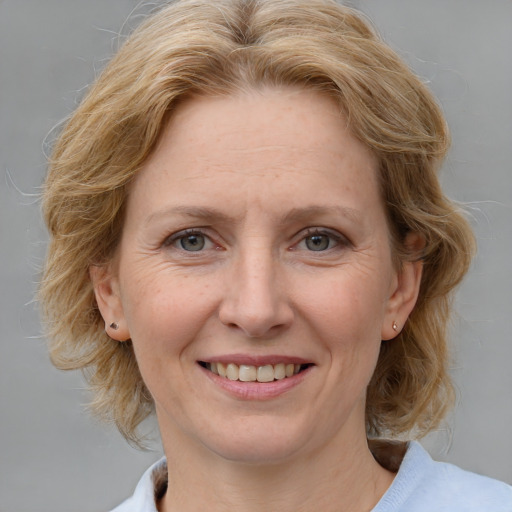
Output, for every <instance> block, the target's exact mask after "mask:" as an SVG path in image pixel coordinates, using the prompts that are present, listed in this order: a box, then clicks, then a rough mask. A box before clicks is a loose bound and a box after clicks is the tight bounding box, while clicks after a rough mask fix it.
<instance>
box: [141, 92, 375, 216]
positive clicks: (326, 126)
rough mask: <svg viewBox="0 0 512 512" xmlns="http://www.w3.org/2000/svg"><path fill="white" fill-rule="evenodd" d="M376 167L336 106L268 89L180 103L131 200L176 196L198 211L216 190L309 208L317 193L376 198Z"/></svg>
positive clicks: (220, 193) (321, 98)
mask: <svg viewBox="0 0 512 512" xmlns="http://www.w3.org/2000/svg"><path fill="white" fill-rule="evenodd" d="M376 169H377V161H376V158H375V157H374V155H373V154H372V153H371V151H370V150H369V149H368V148H367V147H366V146H364V145H363V144H362V143H361V142H360V141H358V140H357V139H356V138H355V137H354V136H353V135H352V134H351V132H350V130H349V129H348V127H347V122H346V120H345V119H344V117H343V116H342V115H341V113H340V111H339V108H338V106H337V105H336V103H335V102H334V100H332V99H331V98H329V97H328V96H326V95H322V94H320V93H318V92H315V91H310V90H304V89H298V88H297V89H295V88H273V89H272V88H268V89H262V90H257V91H248V92H240V93H236V94H233V95H230V96H220V97H193V98H190V99H188V100H187V101H185V102H183V103H182V104H180V105H179V107H178V108H177V109H176V111H175V112H174V113H173V116H172V117H171V119H170V120H169V122H168V125H167V126H166V127H165V129H164V131H163V133H162V136H161V138H160V140H159V143H158V145H157V147H156V149H155V151H154V152H153V154H152V156H151V157H150V158H149V160H148V161H147V162H146V164H145V165H144V167H143V169H142V170H141V172H140V173H139V175H138V176H137V178H136V180H135V183H134V186H133V189H132V193H133V194H132V195H135V196H138V195H145V196H148V194H149V193H150V192H151V194H152V195H153V197H152V198H151V202H159V201H165V200H166V199H167V200H170V199H169V196H170V195H173V194H174V193H175V194H177V195H179V198H180V200H185V199H187V201H189V200H194V201H195V203H199V204H198V205H199V206H201V205H200V203H201V202H204V201H205V200H206V199H208V198H211V194H212V193H213V192H215V194H216V195H217V196H222V197H223V198H225V199H230V200H234V199H237V200H238V199H241V198H243V197H245V198H250V197H253V198H258V196H261V197H260V199H261V198H262V197H263V196H264V197H268V196H271V197H272V198H273V199H274V200H275V201H278V202H279V201H280V200H282V199H284V198H285V197H286V199H287V200H289V201H290V205H291V207H296V206H297V205H294V204H293V203H294V201H293V197H296V198H297V201H300V202H301V203H303V201H304V196H306V195H309V194H311V193H314V191H315V189H316V190H322V194H324V196H325V195H332V196H333V200H335V197H334V196H335V194H336V193H337V192H338V191H340V189H345V190H352V191H354V189H355V188H358V189H360V190H363V191H365V193H366V192H368V191H370V192H371V193H372V194H373V196H374V197H373V198H372V199H373V200H375V195H376V194H377V195H378V192H376V190H377V189H378V186H377V177H376ZM170 184H171V185H172V187H170V186H169V185H170ZM325 198H326V199H327V197H325ZM134 199H135V198H134ZM149 199H150V198H149V197H146V198H145V200H146V204H147V201H149ZM349 202H350V201H349ZM347 206H349V207H350V205H347Z"/></svg>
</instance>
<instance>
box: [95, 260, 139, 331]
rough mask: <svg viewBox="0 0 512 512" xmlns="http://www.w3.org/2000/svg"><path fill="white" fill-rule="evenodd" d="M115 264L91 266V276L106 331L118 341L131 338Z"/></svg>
mask: <svg viewBox="0 0 512 512" xmlns="http://www.w3.org/2000/svg"><path fill="white" fill-rule="evenodd" d="M112 267H113V265H112V264H108V265H104V266H103V265H102V266H96V265H94V266H91V267H90V268H89V276H90V278H91V282H92V285H93V287H94V295H95V297H96V303H97V304H98V308H99V310H100V313H101V316H102V317H103V321H104V322H105V332H106V333H107V334H108V335H109V337H110V338H112V339H113V340H116V341H126V340H128V339H130V332H129V331H128V327H127V325H126V319H125V315H124V310H123V304H122V301H121V294H120V290H119V281H118V279H117V277H116V276H115V274H114V273H113V268H112Z"/></svg>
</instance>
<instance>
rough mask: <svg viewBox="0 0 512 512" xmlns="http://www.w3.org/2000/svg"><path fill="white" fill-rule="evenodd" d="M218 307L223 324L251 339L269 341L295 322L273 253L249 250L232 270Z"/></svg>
mask: <svg viewBox="0 0 512 512" xmlns="http://www.w3.org/2000/svg"><path fill="white" fill-rule="evenodd" d="M225 290H226V292H225V294H224V298H223V300H222V303H221V305H220V308H219V318H220V321H221V322H222V323H223V324H224V325H227V326H228V327H230V328H234V329H239V330H240V331H241V332H243V333H244V335H246V336H248V337H250V338H262V339H265V338H269V337H272V336H275V335H276V334H277V333H279V332H281V331H282V330H283V329H286V328H287V327H288V326H289V325H290V324H291V323H292V321H293V316H294V313H293V308H292V306H291V303H290V301H289V299H288V290H287V289H286V286H285V282H284V279H283V276H282V272H280V268H279V263H278V262H277V261H276V260H275V258H273V255H272V253H271V251H269V250H266V249H262V248H260V249H259V250H256V249H249V250H247V251H245V252H244V253H242V254H240V255H239V256H238V257H237V258H236V261H235V262H234V263H233V265H232V267H231V272H230V273H229V282H227V283H225Z"/></svg>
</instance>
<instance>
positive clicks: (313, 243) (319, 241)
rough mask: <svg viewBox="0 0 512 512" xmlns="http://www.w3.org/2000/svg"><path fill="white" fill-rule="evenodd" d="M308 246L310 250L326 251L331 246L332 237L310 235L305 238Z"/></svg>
mask: <svg viewBox="0 0 512 512" xmlns="http://www.w3.org/2000/svg"><path fill="white" fill-rule="evenodd" d="M304 241H305V243H306V247H307V248H308V249H309V250H310V251H325V250H327V249H329V247H331V242H332V240H331V237H329V236H328V235H322V234H316V235H310V236H308V237H306V238H305V239H304Z"/></svg>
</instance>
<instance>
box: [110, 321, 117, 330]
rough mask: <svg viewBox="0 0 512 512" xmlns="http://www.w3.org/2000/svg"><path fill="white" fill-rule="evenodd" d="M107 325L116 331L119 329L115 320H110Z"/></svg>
mask: <svg viewBox="0 0 512 512" xmlns="http://www.w3.org/2000/svg"><path fill="white" fill-rule="evenodd" d="M109 327H110V328H111V329H113V330H114V331H117V329H119V324H118V323H117V322H112V323H111V324H110V325H109Z"/></svg>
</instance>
